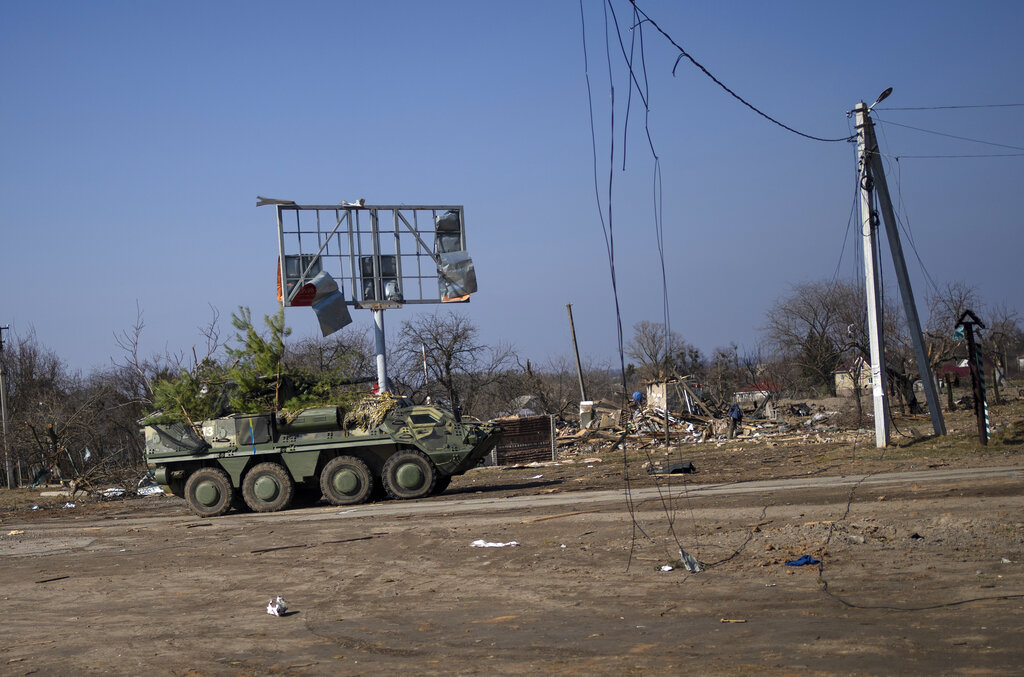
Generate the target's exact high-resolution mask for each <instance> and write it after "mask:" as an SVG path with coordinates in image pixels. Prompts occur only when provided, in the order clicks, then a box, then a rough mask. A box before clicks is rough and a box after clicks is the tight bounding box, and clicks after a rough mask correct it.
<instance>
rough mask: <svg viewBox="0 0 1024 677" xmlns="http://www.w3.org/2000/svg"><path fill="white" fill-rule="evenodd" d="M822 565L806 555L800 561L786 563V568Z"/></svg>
mask: <svg viewBox="0 0 1024 677" xmlns="http://www.w3.org/2000/svg"><path fill="white" fill-rule="evenodd" d="M820 563H821V562H820V561H819V560H816V559H814V558H813V557H811V556H810V555H804V556H803V557H801V558H800V559H794V560H790V561H789V562H786V566H788V567H802V566H804V565H806V564H820Z"/></svg>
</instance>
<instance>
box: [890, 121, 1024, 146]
mask: <svg viewBox="0 0 1024 677" xmlns="http://www.w3.org/2000/svg"><path fill="white" fill-rule="evenodd" d="M875 120H877V121H878V122H884V123H885V124H887V125H895V126H896V127H905V128H906V129H913V130H914V131H916V132H924V133H925V134H934V135H936V136H945V137H947V138H950V139H958V140H960V141H970V142H971V143H981V144H984V145H986V146H996V147H998V148H1009V149H1011V150H1024V147H1021V146H1011V145H1009V144H1006V143H996V142H994V141H983V140H981V139H972V138H970V137H967V136H957V135H956V134H946V133H945V132H936V131H935V130H933V129H923V128H921V127H912V126H911V125H903V124H900V123H898V122H892V121H891V120H882V119H881V118H878V117H876V118H875Z"/></svg>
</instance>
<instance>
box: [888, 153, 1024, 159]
mask: <svg viewBox="0 0 1024 677" xmlns="http://www.w3.org/2000/svg"><path fill="white" fill-rule="evenodd" d="M892 157H894V158H896V159H897V160H908V159H909V160H939V159H959V158H988V157H1024V153H981V154H975V155H893V156H892Z"/></svg>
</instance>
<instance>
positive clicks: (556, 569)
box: [0, 465, 1024, 675]
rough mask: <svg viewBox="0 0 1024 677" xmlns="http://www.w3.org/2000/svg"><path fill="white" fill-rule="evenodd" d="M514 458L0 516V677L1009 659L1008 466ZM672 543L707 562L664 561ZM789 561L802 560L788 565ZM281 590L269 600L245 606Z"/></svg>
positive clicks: (863, 667)
mask: <svg viewBox="0 0 1024 677" xmlns="http://www.w3.org/2000/svg"><path fill="white" fill-rule="evenodd" d="M531 472H535V471H531V470H523V471H519V475H518V476H516V477H514V478H513V479H512V480H506V481H512V482H514V484H512V485H511V486H514V487H515V488H514V490H511V491H510V490H504V491H495V492H488V491H486V490H483V493H477V492H480V491H481V490H482V489H481V486H480V484H475V485H474V484H473V483H472V482H471V481H470V480H469V479H466V478H460V479H463V480H465V481H464V482H463V484H462V485H453V486H454V490H453V491H451V492H450V493H449V494H446V495H444V496H441V497H438V498H436V499H431V500H426V501H418V502H385V503H379V504H372V505H366V506H359V507H356V508H348V509H344V508H336V507H323V506H320V507H314V508H307V509H302V510H291V511H287V512H284V513H276V514H271V515H253V514H229V515H226V516H224V517H221V518H216V519H210V520H198V519H195V518H193V517H191V516H190V515H189V514H188V513H187V511H186V510H185V508H184V506H183V504H182V503H181V502H180V501H178V500H177V499H171V498H157V499H146V500H139V501H131V502H128V504H126V505H125V506H123V507H121V508H117V509H110V510H108V511H92V512H88V513H85V514H82V515H76V514H75V511H74V510H66V511H50V513H49V514H47V515H35V514H29V513H24V512H20V513H17V514H15V515H7V516H5V518H4V521H3V525H2V528H3V531H2V534H3V538H2V540H0V563H2V566H3V583H2V591H0V592H2V594H0V597H2V599H0V603H2V605H3V606H2V609H3V611H4V622H3V624H2V626H0V666H2V670H0V672H2V673H3V674H39V675H48V674H54V675H64V674H71V673H86V674H101V673H102V674H132V675H139V674H147V673H150V674H201V675H211V674H212V675H220V674H224V675H234V674H274V673H279V672H280V673H286V674H311V675H312V674H325V673H328V672H330V673H335V674H368V675H378V674H381V675H383V674H394V673H397V672H400V671H415V672H416V673H425V674H480V675H491V674H527V673H537V672H545V673H559V674H609V675H621V674H679V673H681V672H683V671H684V670H685V671H686V672H691V671H693V672H694V673H695V674H729V675H733V674H760V673H772V674H801V675H806V674H878V675H882V674H893V673H900V674H928V675H933V674H1007V675H1009V674H1019V673H1020V672H1021V669H1022V667H1024V646H1022V644H1021V642H1020V637H1021V631H1022V629H1024V569H1022V567H1024V564H1022V561H1024V499H1022V492H1021V489H1022V486H1024V466H1017V465H1014V466H1012V467H1005V466H1004V467H992V468H980V469H977V470H970V469H962V468H957V469H931V470H923V471H919V472H913V473H888V474H883V473H878V474H874V475H867V476H865V475H864V474H860V475H857V476H852V475H851V476H847V477H818V476H816V477H809V478H803V479H790V480H779V481H758V482H744V483H739V484H736V483H721V484H715V485H695V484H688V485H687V486H686V487H685V491H684V487H683V486H682V485H681V482H680V479H679V478H673V481H672V485H671V487H668V486H665V485H664V483H663V482H664V481H662V485H661V486H659V487H657V488H656V487H653V486H647V487H637V488H636V489H635V490H634V491H632V492H631V496H630V500H629V501H628V502H627V500H626V497H625V496H624V495H623V492H622V491H621V490H619V491H590V492H559V493H543V492H545V491H548V488H546V487H545V486H544V485H543V483H542V482H543V479H541V478H536V474H534V475H530V474H528V473H531ZM471 475H472V474H471ZM535 478H536V479H535ZM531 480H533V481H532V482H531ZM473 481H475V480H473ZM460 486H461V489H460ZM524 487H525V488H524ZM19 518H20V519H19ZM19 531H23V532H24V533H16V532H19ZM11 532H15V533H11ZM478 539H482V540H484V541H488V542H492V543H509V542H512V541H515V542H517V543H518V545H508V546H506V547H500V548H497V547H496V548H481V547H474V546H473V542H474V541H476V540H478ZM677 540H678V542H679V543H680V544H682V546H683V547H684V548H685V549H686V550H687V551H688V552H690V553H692V554H693V555H695V556H696V557H697V558H698V559H699V560H700V561H701V562H703V563H704V566H705V570H704V571H703V572H702V573H699V574H690V573H688V572H686V571H685V570H684V569H682V568H679V567H678V566H676V568H674V569H673V570H671V571H662V570H661V568H662V567H663V566H666V565H667V566H674V565H677V564H678V560H679V557H680V555H679V551H678V547H677V545H676V541H677ZM805 554H807V555H812V556H814V557H815V558H817V559H819V560H821V565H820V567H819V566H818V565H809V566H802V567H793V566H786V564H785V562H786V561H791V560H795V559H796V558H798V557H800V556H802V555H805ZM277 595H281V596H283V597H284V598H285V599H286V600H287V602H288V604H289V612H288V614H287V615H286V616H284V617H275V616H271V615H268V614H267V613H266V610H265V608H266V605H267V602H268V601H269V600H270V599H271V598H272V597H275V596H277Z"/></svg>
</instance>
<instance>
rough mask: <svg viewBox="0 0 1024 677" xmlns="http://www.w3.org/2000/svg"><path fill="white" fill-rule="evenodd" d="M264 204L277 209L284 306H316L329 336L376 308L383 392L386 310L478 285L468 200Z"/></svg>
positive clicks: (460, 299) (459, 295)
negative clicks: (358, 312)
mask: <svg viewBox="0 0 1024 677" xmlns="http://www.w3.org/2000/svg"><path fill="white" fill-rule="evenodd" d="M256 204H257V206H264V205H274V206H275V207H276V210H277V242H278V257H279V258H278V268H277V276H278V278H277V279H278V300H279V301H281V304H282V306H284V307H286V308H287V307H292V306H310V307H312V308H313V310H314V312H316V315H317V319H318V320H319V321H320V329H321V331H322V332H323V335H324V336H327V335H329V334H331V333H333V332H335V331H338V330H339V329H341V328H342V327H344V326H345V325H347V324H349V323H350V322H351V321H352V319H351V317H350V315H349V312H348V309H349V308H350V307H353V308H363V309H368V310H372V311H373V318H374V347H375V352H376V358H377V384H378V387H379V389H380V391H381V392H384V391H387V390H388V389H389V388H388V379H387V364H386V362H385V341H384V310H386V309H391V308H400V307H402V306H403V305H406V304H431V303H465V302H468V301H469V296H470V294H472V293H473V292H475V291H476V290H477V287H476V273H475V270H474V268H473V262H472V259H470V257H469V255H468V253H467V252H466V224H465V211H464V209H463V207H462V206H461V205H367V204H365V202H364V201H363V200H359V201H358V202H355V203H350V202H342V203H341V204H335V205H299V204H296V203H294V202H291V201H287V200H271V199H267V198H263V197H258V198H257V203H256ZM346 288H347V289H348V294H347V295H346V293H345V290H346Z"/></svg>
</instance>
